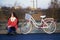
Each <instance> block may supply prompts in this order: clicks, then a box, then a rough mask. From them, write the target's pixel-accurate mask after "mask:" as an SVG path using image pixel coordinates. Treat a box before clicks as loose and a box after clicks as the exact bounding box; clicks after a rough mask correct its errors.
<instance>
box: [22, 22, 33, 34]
mask: <svg viewBox="0 0 60 40" xmlns="http://www.w3.org/2000/svg"><path fill="white" fill-rule="evenodd" d="M31 30H32V24H31V23H30V22H25V23H23V24H22V27H21V33H23V34H28V33H30V32H31Z"/></svg>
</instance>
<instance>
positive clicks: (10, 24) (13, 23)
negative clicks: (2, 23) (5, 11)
mask: <svg viewBox="0 0 60 40" xmlns="http://www.w3.org/2000/svg"><path fill="white" fill-rule="evenodd" d="M17 22H18V19H17V18H16V19H15V20H14V21H13V22H12V21H11V18H9V20H8V28H9V27H15V28H16V29H17V25H18V24H17Z"/></svg>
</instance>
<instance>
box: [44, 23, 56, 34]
mask: <svg viewBox="0 0 60 40" xmlns="http://www.w3.org/2000/svg"><path fill="white" fill-rule="evenodd" d="M48 25H50V27H49V26H47V27H48V28H43V31H44V32H46V33H47V34H52V33H54V32H55V31H56V23H55V22H51V24H50V23H48Z"/></svg>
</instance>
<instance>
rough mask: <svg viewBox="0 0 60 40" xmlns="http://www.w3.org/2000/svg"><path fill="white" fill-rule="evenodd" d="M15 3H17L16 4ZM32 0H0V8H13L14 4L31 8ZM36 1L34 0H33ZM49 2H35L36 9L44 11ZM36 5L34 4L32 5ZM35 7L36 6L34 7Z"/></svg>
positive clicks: (49, 0)
mask: <svg viewBox="0 0 60 40" xmlns="http://www.w3.org/2000/svg"><path fill="white" fill-rule="evenodd" d="M16 1H17V2H16ZM32 1H33V0H0V6H13V5H14V4H15V2H16V4H17V5H21V6H22V7H24V8H25V7H28V6H30V7H33V2H32ZM34 1H36V0H34ZM50 2H51V0H37V4H38V6H37V7H38V8H41V9H46V8H48V7H49V5H50ZM34 4H36V3H34ZM35 7H36V5H35Z"/></svg>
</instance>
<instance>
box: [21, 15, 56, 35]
mask: <svg viewBox="0 0 60 40" xmlns="http://www.w3.org/2000/svg"><path fill="white" fill-rule="evenodd" d="M40 17H41V22H40V23H37V22H36V21H35V20H34V18H33V17H32V16H31V15H30V14H26V16H25V19H27V20H28V21H27V22H24V23H23V24H22V27H21V32H22V33H23V34H28V33H30V32H31V31H32V29H33V27H36V28H42V30H43V31H44V32H46V33H48V34H52V33H54V32H55V31H56V23H55V21H54V19H53V18H45V17H46V16H45V15H43V16H40Z"/></svg>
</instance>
